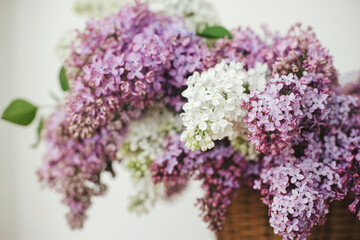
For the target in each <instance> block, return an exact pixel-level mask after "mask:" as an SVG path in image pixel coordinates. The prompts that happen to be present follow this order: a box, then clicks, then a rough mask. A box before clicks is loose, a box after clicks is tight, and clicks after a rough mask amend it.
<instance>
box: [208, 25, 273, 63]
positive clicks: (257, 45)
mask: <svg viewBox="0 0 360 240" xmlns="http://www.w3.org/2000/svg"><path fill="white" fill-rule="evenodd" d="M231 35H232V36H233V39H231V40H230V39H228V38H222V39H219V40H218V41H216V42H215V43H214V45H213V47H212V49H211V51H212V55H213V58H214V61H216V62H217V63H219V62H221V61H223V60H225V61H226V63H230V62H232V61H235V62H241V63H242V64H243V66H244V68H245V69H249V68H253V67H254V66H255V63H256V62H260V63H264V62H266V58H265V57H266V50H267V49H268V45H267V44H266V43H265V42H264V41H263V40H262V39H260V37H259V36H258V35H257V34H256V33H254V32H253V31H252V30H251V29H249V28H242V27H238V28H236V29H233V30H232V31H231Z"/></svg>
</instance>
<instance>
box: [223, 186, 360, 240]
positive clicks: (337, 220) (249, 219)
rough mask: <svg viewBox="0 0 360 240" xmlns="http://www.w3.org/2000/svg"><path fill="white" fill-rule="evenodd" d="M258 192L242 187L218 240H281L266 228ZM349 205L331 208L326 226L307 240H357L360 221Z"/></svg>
mask: <svg viewBox="0 0 360 240" xmlns="http://www.w3.org/2000/svg"><path fill="white" fill-rule="evenodd" d="M260 198H261V196H260V194H259V193H258V192H256V191H254V190H252V189H250V188H246V187H242V189H241V190H239V192H238V195H237V197H236V198H234V199H233V200H232V203H231V205H230V207H229V210H228V216H227V219H226V222H225V225H224V230H223V231H222V232H219V233H218V234H217V239H218V240H275V239H276V240H281V239H282V238H281V237H280V236H278V235H275V234H274V231H273V228H272V227H270V224H269V216H268V207H267V206H266V205H265V204H263V203H262V202H261V200H260ZM347 206H348V202H346V201H342V202H339V201H337V202H334V203H333V204H332V205H331V206H330V213H329V214H328V215H327V221H326V223H325V225H322V226H315V227H314V228H313V229H312V231H311V235H310V236H309V237H308V240H360V221H359V220H358V219H357V218H356V215H355V214H352V213H351V212H350V211H348V209H347Z"/></svg>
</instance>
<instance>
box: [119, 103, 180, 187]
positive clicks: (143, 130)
mask: <svg viewBox="0 0 360 240" xmlns="http://www.w3.org/2000/svg"><path fill="white" fill-rule="evenodd" d="M181 130H182V122H181V118H180V117H179V115H176V114H174V113H172V112H170V111H168V110H167V109H166V108H152V109H149V110H148V112H147V113H146V116H145V117H144V118H142V119H140V120H137V121H133V122H131V123H130V125H129V127H128V133H127V136H126V138H125V140H124V143H123V146H122V148H121V149H120V150H119V151H118V153H117V157H118V158H120V159H124V161H125V166H126V168H127V169H128V170H129V171H130V172H131V174H132V177H133V178H134V179H135V180H140V179H141V178H143V177H145V176H146V175H148V169H149V166H150V164H152V162H153V161H154V160H155V158H156V157H157V156H159V155H161V154H162V153H163V149H162V146H161V145H162V143H163V142H164V140H165V138H166V137H167V136H169V135H175V134H177V133H179V132H180V131H181Z"/></svg>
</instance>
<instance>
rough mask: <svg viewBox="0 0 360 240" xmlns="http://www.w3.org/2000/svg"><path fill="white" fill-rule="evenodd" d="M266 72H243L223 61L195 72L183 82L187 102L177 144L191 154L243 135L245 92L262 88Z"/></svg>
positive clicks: (262, 68) (262, 66)
mask: <svg viewBox="0 0 360 240" xmlns="http://www.w3.org/2000/svg"><path fill="white" fill-rule="evenodd" d="M267 72H268V68H267V65H266V64H256V65H255V68H253V69H249V70H248V71H246V70H245V69H244V68H243V66H242V64H241V63H235V62H231V63H230V64H226V63H225V61H222V62H221V63H218V64H217V65H215V67H214V68H210V69H209V70H208V71H205V72H203V73H201V74H200V73H198V72H195V73H194V74H193V75H192V76H191V77H189V79H188V80H187V89H186V90H185V91H184V92H183V96H184V97H185V98H187V99H188V102H187V103H186V104H185V105H184V107H183V110H184V113H182V114H181V116H182V118H183V122H184V126H185V127H186V129H185V131H184V132H183V133H182V135H181V141H184V142H186V147H188V148H189V149H191V150H199V149H201V150H202V151H206V150H207V149H211V148H213V147H214V140H220V139H223V138H225V137H228V138H229V139H230V140H231V139H235V138H237V137H243V138H244V139H246V136H243V135H244V134H246V133H247V129H246V124H245V123H244V122H243V121H242V120H243V118H244V117H245V116H246V113H247V111H246V109H245V108H243V107H240V106H241V105H242V104H243V102H244V101H248V96H249V91H250V90H258V89H262V88H264V87H265V83H266V75H267Z"/></svg>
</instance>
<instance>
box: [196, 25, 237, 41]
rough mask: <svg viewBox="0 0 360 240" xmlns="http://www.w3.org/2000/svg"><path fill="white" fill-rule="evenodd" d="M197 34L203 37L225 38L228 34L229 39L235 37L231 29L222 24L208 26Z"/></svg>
mask: <svg viewBox="0 0 360 240" xmlns="http://www.w3.org/2000/svg"><path fill="white" fill-rule="evenodd" d="M197 35H198V36H200V37H203V38H224V37H225V36H227V37H228V38H229V39H233V36H232V35H231V33H230V32H229V30H227V29H226V28H224V27H221V26H213V27H206V28H205V30H204V31H202V32H201V33H198V34H197Z"/></svg>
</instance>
